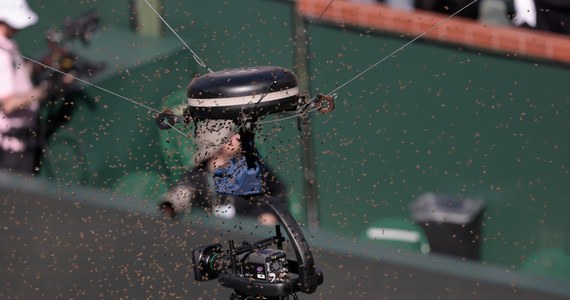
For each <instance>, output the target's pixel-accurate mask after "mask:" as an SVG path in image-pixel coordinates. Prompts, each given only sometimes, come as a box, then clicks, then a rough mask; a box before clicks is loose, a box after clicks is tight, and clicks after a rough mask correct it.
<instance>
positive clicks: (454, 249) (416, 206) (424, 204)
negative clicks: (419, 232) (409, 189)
mask: <svg viewBox="0 0 570 300" xmlns="http://www.w3.org/2000/svg"><path fill="white" fill-rule="evenodd" d="M411 209H412V219H413V220H414V222H416V223H417V224H418V225H420V226H421V227H422V228H423V229H424V231H425V233H426V236H427V239H428V243H429V246H430V250H431V251H432V252H437V253H444V254H448V255H453V256H458V257H461V258H467V259H472V260H479V258H480V252H481V251H480V248H481V247H480V246H481V218H482V216H483V211H484V203H483V200H481V199H478V198H458V197H454V196H448V195H438V194H434V193H426V194H423V195H421V196H420V197H418V198H417V199H416V200H415V201H414V202H413V203H412V206H411Z"/></svg>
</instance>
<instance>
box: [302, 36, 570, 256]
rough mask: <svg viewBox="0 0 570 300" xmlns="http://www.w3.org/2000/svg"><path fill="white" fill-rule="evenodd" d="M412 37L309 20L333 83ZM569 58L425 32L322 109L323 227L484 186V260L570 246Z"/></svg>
mask: <svg viewBox="0 0 570 300" xmlns="http://www.w3.org/2000/svg"><path fill="white" fill-rule="evenodd" d="M406 42H407V40H406V39H401V38H396V37H392V36H389V35H385V34H374V33H368V31H364V30H358V29H354V30H350V29H344V30H343V29H339V28H336V27H334V26H327V25H316V26H313V27H312V29H311V49H310V50H311V52H310V57H311V60H310V62H311V66H310V71H311V76H312V81H311V84H312V87H313V89H315V90H317V89H318V90H319V91H322V92H323V93H328V92H330V91H332V90H334V89H335V88H336V86H339V85H341V84H343V83H344V82H346V81H347V80H349V79H350V78H352V77H353V76H355V75H356V74H358V73H359V72H361V71H362V70H364V69H365V68H367V67H368V66H370V65H372V64H374V63H376V62H377V61H379V60H380V59H382V58H384V56H386V55H387V54H388V53H391V52H392V51H394V50H396V49H398V48H399V47H401V46H402V45H404V44H405V43H406ZM568 80H570V69H568V68H567V67H563V66H556V65H552V64H546V63H539V62H532V61H524V60H518V59H512V58H507V57H506V56H501V55H493V54H488V53H482V52H478V51H471V50H466V49H462V48H461V47H458V46H445V45H437V44H431V43H425V42H416V43H413V44H412V45H411V46H409V47H407V48H405V50H404V51H402V52H399V53H398V54H397V55H396V56H394V57H393V58H390V59H388V60H386V61H385V62H384V63H382V64H380V65H379V66H378V67H376V68H375V69H373V70H371V71H370V72H368V73H366V74H365V75H364V76H362V77H361V78H359V79H357V80H354V81H353V82H352V83H350V84H349V85H347V86H346V87H344V88H342V89H341V90H339V91H338V95H339V97H338V103H337V108H336V110H335V111H334V112H333V114H332V115H331V116H330V117H328V118H324V119H323V120H320V119H317V118H316V119H315V121H316V122H315V123H316V128H315V131H316V133H317V137H316V144H317V145H318V149H317V153H318V155H317V158H316V159H317V161H318V166H319V173H318V174H319V183H320V189H319V195H320V201H321V206H322V208H323V209H322V212H321V213H322V222H323V227H325V228H331V229H334V230H337V231H338V232H343V233H351V234H359V233H360V232H362V231H363V230H364V229H365V228H366V226H367V224H368V222H373V221H375V220H376V219H379V218H382V217H387V216H394V215H396V216H405V217H408V218H410V209H409V204H410V202H411V201H413V200H414V199H415V198H416V197H418V196H419V195H421V194H422V193H424V192H438V193H444V194H452V195H457V196H460V197H481V198H483V199H484V200H485V201H486V204H487V209H486V213H485V215H484V218H483V260H484V261H486V262H489V263H493V264H500V265H504V266H520V265H521V263H522V262H523V260H524V259H525V258H526V257H527V256H528V255H530V254H532V253H533V252H534V251H536V250H538V249H540V248H548V247H562V248H565V249H566V250H567V251H568V249H569V246H570V239H569V238H568V237H569V236H570V222H569V221H568V216H567V212H568V211H570V202H568V197H569V195H570V186H569V185H568V182H570V176H569V173H568V172H569V170H568V168H569V165H570V164H569V163H570V156H569V153H570V131H569V129H570V128H569V127H570V95H569V94H568V91H569V89H568Z"/></svg>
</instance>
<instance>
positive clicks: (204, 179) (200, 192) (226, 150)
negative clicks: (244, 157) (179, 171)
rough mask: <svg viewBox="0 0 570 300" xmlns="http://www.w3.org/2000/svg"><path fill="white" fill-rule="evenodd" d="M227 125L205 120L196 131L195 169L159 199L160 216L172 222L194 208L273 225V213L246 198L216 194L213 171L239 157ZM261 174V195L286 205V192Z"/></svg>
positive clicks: (235, 138) (272, 177)
mask: <svg viewBox="0 0 570 300" xmlns="http://www.w3.org/2000/svg"><path fill="white" fill-rule="evenodd" d="M232 124H233V123H232V122H231V121H226V120H208V121H204V122H203V123H202V124H201V125H199V126H198V128H197V130H196V142H197V150H196V153H195V155H194V162H195V166H194V167H193V168H192V169H190V170H188V171H187V172H185V173H184V174H183V176H182V178H181V179H180V180H179V181H178V183H177V184H176V185H175V186H174V187H173V188H172V189H171V190H170V191H169V192H168V193H167V194H166V195H165V196H164V197H163V199H162V201H161V203H160V205H159V208H160V211H161V212H162V213H163V215H165V216H167V217H170V218H175V217H178V216H180V215H182V214H184V213H188V212H190V211H191V210H192V209H193V208H194V207H196V206H198V207H201V208H202V209H204V210H206V211H207V212H209V213H211V214H213V215H216V216H218V217H222V218H233V217H235V216H236V215H242V216H248V217H256V218H258V219H259V221H260V222H261V223H262V224H266V225H273V224H276V223H277V219H276V216H275V215H274V213H273V212H272V211H271V210H270V209H269V208H267V207H266V206H264V205H259V204H258V203H254V202H252V201H250V200H248V199H246V198H243V197H238V196H233V195H223V194H218V193H217V192H216V190H215V185H214V178H213V174H214V170H216V169H217V168H221V167H224V166H225V165H226V164H227V163H228V162H229V161H230V159H232V158H233V157H235V156H236V155H240V152H241V145H240V136H239V134H237V133H234V131H233V130H232V129H233V126H232ZM264 169H265V170H264V173H263V174H262V178H263V182H262V186H263V190H264V194H267V195H271V196H274V197H277V198H279V199H283V201H286V200H285V199H286V188H285V185H284V184H283V183H282V182H281V181H280V180H279V178H278V177H277V176H276V175H275V174H273V173H272V172H271V171H270V170H269V169H268V168H267V166H266V167H265V168H264Z"/></svg>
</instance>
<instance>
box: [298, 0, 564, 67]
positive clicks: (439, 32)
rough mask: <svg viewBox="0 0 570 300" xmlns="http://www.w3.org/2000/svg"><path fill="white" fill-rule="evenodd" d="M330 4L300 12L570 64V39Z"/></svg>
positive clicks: (312, 2)
mask: <svg viewBox="0 0 570 300" xmlns="http://www.w3.org/2000/svg"><path fill="white" fill-rule="evenodd" d="M330 3H331V0H298V1H297V12H298V13H299V14H300V15H301V16H303V17H305V18H308V19H313V20H315V19H318V18H319V17H320V20H321V21H324V22H333V23H337V24H341V25H344V26H355V27H361V28H367V29H376V30H380V31H386V32H391V33H396V34H408V35H409V37H410V38H414V37H416V36H418V35H420V34H422V33H424V32H426V31H428V30H429V32H427V33H426V34H425V35H424V36H423V37H424V38H426V39H432V40H437V41H441V42H445V43H452V44H459V45H465V46H469V47H474V48H478V49H481V50H489V51H493V52H503V53H509V54H516V55H518V56H525V57H529V58H537V59H541V60H550V61H554V62H561V63H564V64H570V37H568V36H565V35H558V34H553V33H549V32H539V31H536V30H530V29H522V28H513V27H506V26H494V25H486V24H482V23H480V22H477V21H474V20H469V19H464V18H460V17H453V18H450V19H449V20H447V21H445V20H446V19H447V18H448V17H449V16H446V15H442V14H438V13H432V12H427V11H420V10H417V11H414V12H409V11H402V10H398V9H392V8H390V7H387V6H385V5H382V4H365V3H358V2H351V1H346V0H345V1H343V0H336V1H333V2H332V4H331V5H330V6H329V4H330ZM327 7H328V8H327ZM323 12H324V13H323ZM321 15H322V16H321ZM444 21H445V22H444ZM434 27H435V28H434Z"/></svg>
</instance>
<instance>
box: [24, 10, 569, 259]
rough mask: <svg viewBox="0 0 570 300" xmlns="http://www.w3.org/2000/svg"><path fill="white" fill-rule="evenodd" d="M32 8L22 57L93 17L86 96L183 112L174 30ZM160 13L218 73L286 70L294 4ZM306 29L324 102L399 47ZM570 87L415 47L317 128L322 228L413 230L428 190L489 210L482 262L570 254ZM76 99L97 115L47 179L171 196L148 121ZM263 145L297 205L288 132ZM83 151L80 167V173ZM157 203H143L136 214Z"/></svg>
mask: <svg viewBox="0 0 570 300" xmlns="http://www.w3.org/2000/svg"><path fill="white" fill-rule="evenodd" d="M30 3H31V5H32V6H33V7H34V9H36V10H37V11H38V13H39V14H40V18H41V22H40V24H38V25H37V26H35V27H33V28H31V29H29V30H27V31H25V32H26V33H25V35H24V33H22V34H21V35H20V37H19V41H20V42H21V48H22V50H23V51H24V52H25V53H29V54H34V53H38V52H40V50H39V49H41V48H42V47H43V46H42V45H43V32H44V30H45V29H46V28H47V27H48V26H50V25H51V24H60V23H61V21H60V20H61V19H62V18H64V17H66V16H76V15H78V14H79V13H81V12H84V11H87V10H88V9H91V8H93V7H95V8H98V9H99V10H100V12H101V14H102V17H103V27H102V30H101V31H100V32H99V33H98V34H97V35H96V36H95V37H94V40H93V43H92V45H91V47H89V48H88V49H82V48H81V47H79V46H77V48H76V49H78V51H81V52H80V53H84V54H86V55H88V57H89V58H90V59H92V60H94V61H104V62H105V63H106V64H107V66H108V68H107V69H106V71H105V73H104V74H101V75H99V76H97V77H94V78H92V81H93V82H94V83H96V84H98V85H100V86H102V87H104V88H106V89H108V90H111V91H113V92H116V93H118V94H120V95H122V96H125V97H128V98H131V99H132V100H135V101H140V102H141V103H144V104H145V105H148V106H149V107H151V108H154V109H158V110H160V109H161V108H162V105H163V103H164V102H165V101H177V100H176V99H174V100H172V97H180V90H184V89H185V87H186V85H187V83H188V82H189V80H190V78H192V77H193V76H195V75H198V74H203V73H205V72H206V70H205V69H204V68H202V67H200V66H198V65H197V64H196V63H195V62H194V60H193V59H192V56H191V54H190V52H189V51H187V50H186V49H183V46H182V44H181V43H180V41H178V39H177V38H176V37H174V36H173V34H172V33H171V32H169V31H168V29H163V37H155V38H152V37H141V36H139V35H137V34H136V33H133V32H131V31H130V30H129V14H128V12H127V9H128V2H127V1H110V0H108V1H64V0H50V1H39V0H36V1H30ZM164 3H165V10H164V11H163V16H164V17H165V19H166V20H167V21H168V22H169V23H170V24H171V26H172V27H173V28H175V30H176V31H177V32H178V33H179V34H180V36H181V38H182V39H183V40H184V41H185V42H187V43H188V44H189V45H190V46H191V47H192V48H193V49H194V51H195V52H196V53H197V54H198V55H199V56H200V57H201V58H202V59H203V60H204V61H205V62H206V64H207V65H208V66H209V67H210V68H211V69H213V70H221V69H224V68H235V67H245V66H255V65H279V66H283V65H285V66H286V67H287V68H290V69H295V68H296V66H295V65H294V64H293V61H292V53H293V51H294V47H295V45H294V44H293V40H294V30H293V25H294V24H293V14H294V7H293V3H291V2H288V1H262V0H247V1H207V2H206V1H194V2H191V3H186V2H183V1H164ZM62 6H65V7H66V9H65V10H63V9H61V7H62ZM68 11H69V12H73V13H68ZM306 27H307V28H308V29H309V31H310V40H309V53H308V55H307V58H308V61H309V63H308V66H307V67H308V70H309V76H310V78H309V80H310V85H311V87H310V91H311V94H312V95H314V94H316V93H319V92H320V93H328V92H330V91H332V90H334V89H335V88H336V87H338V86H339V85H341V84H343V83H345V82H346V81H348V80H349V79H350V78H352V77H353V76H355V75H356V74H358V73H359V72H361V71H362V70H364V69H365V68H367V67H368V66H370V65H372V64H374V63H376V62H377V61H379V60H380V59H382V58H383V57H384V56H385V55H387V54H388V53H391V52H392V51H394V50H395V49H397V48H399V47H400V46H402V45H403V44H404V43H406V42H407V41H408V40H407V39H405V38H399V37H394V36H391V35H388V34H384V33H375V32H371V31H370V30H360V29H351V28H348V27H343V28H339V27H336V26H332V25H326V24H306ZM300 79H301V80H305V79H306V78H300ZM569 79H570V69H568V67H566V66H556V65H555V64H548V63H543V62H535V61H529V60H522V59H515V58H512V57H507V56H504V55H498V54H490V53H484V52H478V51H473V50H469V49H463V48H462V47H459V46H449V45H443V44H433V43H427V42H422V41H418V42H415V43H413V44H412V45H410V46H409V47H407V48H406V49H405V50H404V51H402V52H399V53H398V54H397V55H396V56H395V57H393V58H390V59H388V60H386V61H385V62H384V63H382V64H380V65H379V66H378V67H376V68H374V69H373V70H371V71H370V72H368V73H366V74H365V75H364V76H362V77H361V78H358V79H356V80H354V81H352V82H351V83H350V84H348V85H346V86H345V87H343V88H342V89H341V90H339V91H338V100H337V105H336V110H335V111H334V112H333V113H332V114H331V115H328V116H320V115H319V116H315V117H314V118H313V124H314V133H315V141H314V142H315V145H316V147H317V149H316V150H317V151H316V153H317V154H316V157H315V159H316V162H317V165H318V170H317V171H318V186H319V200H320V220H321V228H322V229H324V230H328V231H332V232H337V233H338V234H339V235H340V236H346V237H350V238H352V237H355V236H359V235H360V234H361V232H362V231H363V230H365V228H366V227H367V226H368V224H369V223H370V222H374V221H375V220H377V219H379V218H383V217H389V216H402V217H405V218H410V209H409V204H410V203H411V201H413V200H414V199H415V198H416V197H418V196H419V195H421V194H422V193H424V192H432V191H433V192H440V193H447V194H452V195H457V196H474V197H482V198H483V199H484V200H485V201H486V204H487V209H486V213H485V215H484V220H483V223H484V226H483V260H484V261H486V262H487V263H490V264H498V265H501V266H506V267H508V268H511V267H513V268H518V267H519V266H520V265H521V264H522V262H523V260H525V258H526V257H527V256H529V255H531V254H532V253H534V252H535V251H537V250H539V249H542V248H549V247H557V248H563V249H566V251H567V252H568V250H569V248H570V239H569V238H568V237H569V236H570V232H569V231H570V229H569V228H570V222H569V221H568V217H567V216H566V214H567V212H568V211H570V204H569V202H568V197H569V196H568V195H570V187H569V185H568V182H570V180H569V179H570V178H569V174H568V172H569V170H568V168H569V167H570V164H569V162H570V158H569V155H568V153H570V151H569V150H570V149H569V148H570V131H569V130H568V129H569V126H570V116H569V114H570V96H569V94H568V91H569V89H568V86H567V84H568V81H569ZM86 91H87V93H88V94H89V95H91V96H93V97H97V101H98V104H97V107H96V109H95V110H90V109H89V108H87V107H85V106H83V105H80V109H79V112H78V113H77V114H76V115H75V116H74V118H73V120H72V121H71V122H70V124H69V126H68V128H66V129H62V130H61V131H60V133H59V135H58V136H56V138H59V140H57V141H59V142H57V141H56V142H53V143H52V144H51V145H50V147H51V148H48V150H47V151H48V152H47V157H48V159H49V162H48V163H49V164H50V167H51V168H52V169H53V170H55V171H54V175H53V176H50V178H51V179H52V180H54V181H56V182H60V183H62V184H72V185H74V184H81V185H87V186H94V187H98V188H103V189H112V188H113V187H114V186H115V185H116V184H117V182H118V181H119V180H121V179H122V178H123V176H125V175H129V174H136V173H143V174H147V175H149V176H154V177H153V178H156V179H157V181H158V182H160V181H165V182H172V180H174V179H175V178H173V177H172V176H173V175H175V172H173V171H172V170H171V168H170V167H169V165H168V160H169V159H170V158H169V157H168V156H166V157H165V156H164V153H165V151H164V150H165V149H164V147H163V146H161V145H160V134H161V133H159V132H158V130H157V129H156V128H155V126H154V121H153V120H152V118H150V116H149V115H150V114H149V112H148V110H147V109H145V108H141V107H139V106H136V105H134V104H132V103H129V102H127V101H125V100H124V99H121V98H119V97H116V96H113V95H110V94H108V93H106V92H104V91H101V90H99V89H97V88H94V87H91V86H86ZM179 101H181V102H183V101H184V99H183V97H181V99H180V100H179ZM62 136H63V137H62ZM66 136H71V137H69V138H67V137H66ZM259 139H260V141H262V143H260V144H263V147H264V150H263V151H264V152H265V153H266V157H267V159H268V160H269V162H270V163H271V165H272V166H273V167H274V168H275V169H276V171H277V172H278V173H279V174H280V175H281V176H282V177H283V178H285V179H286V181H287V183H288V185H289V187H290V188H291V190H292V193H295V194H298V193H300V192H301V190H302V186H303V185H302V179H301V178H302V166H301V160H300V158H299V154H300V140H299V138H298V131H297V128H296V122H295V120H294V119H293V120H288V121H285V122H280V123H273V124H269V125H264V127H263V130H262V131H261V132H260V134H259ZM66 141H67V142H66ZM182 142H184V139H182ZM58 147H59V148H58ZM78 148H79V149H80V151H81V155H82V157H83V158H80V159H79V160H75V159H76V158H74V155H76V153H77V151H76V149H78ZM170 150H171V149H170ZM50 151H51V152H50ZM81 174H82V176H83V177H81V176H80V175H81ZM43 176H46V177H47V176H48V175H46V174H45V173H44V174H43ZM162 185H164V184H162V183H158V184H156V185H154V187H153V188H154V189H155V190H157V191H159V190H161V188H160V186H162ZM131 192H133V193H135V192H136V191H131ZM157 194H158V193H156V194H146V196H147V198H150V199H146V201H148V202H152V203H153V201H156V199H155V198H156V195H157ZM149 195H150V196H149ZM149 205H150V204H149Z"/></svg>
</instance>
